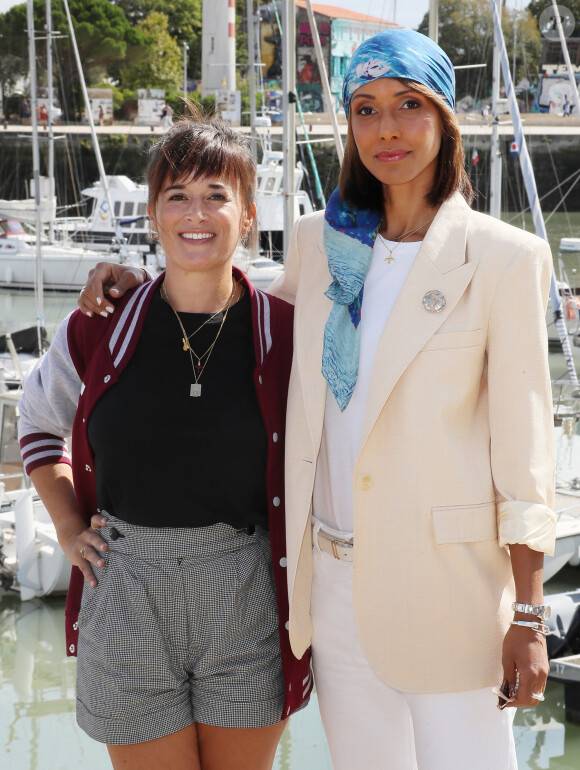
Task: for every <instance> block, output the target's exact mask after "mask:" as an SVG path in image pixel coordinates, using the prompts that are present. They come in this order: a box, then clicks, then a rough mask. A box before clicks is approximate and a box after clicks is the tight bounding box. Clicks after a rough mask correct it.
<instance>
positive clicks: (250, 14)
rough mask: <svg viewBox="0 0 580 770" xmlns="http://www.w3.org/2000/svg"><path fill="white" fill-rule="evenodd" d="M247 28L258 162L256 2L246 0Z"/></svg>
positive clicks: (252, 127) (253, 141) (252, 137)
mask: <svg viewBox="0 0 580 770" xmlns="http://www.w3.org/2000/svg"><path fill="white" fill-rule="evenodd" d="M246 26H247V29H248V53H249V56H248V61H249V65H248V78H249V84H250V142H251V145H252V155H253V156H254V160H256V161H257V160H258V142H257V139H256V43H255V39H254V35H255V31H256V30H255V29H254V0H246Z"/></svg>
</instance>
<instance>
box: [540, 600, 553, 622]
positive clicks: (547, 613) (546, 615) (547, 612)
mask: <svg viewBox="0 0 580 770" xmlns="http://www.w3.org/2000/svg"><path fill="white" fill-rule="evenodd" d="M551 614H552V608H551V607H550V605H549V604H548V605H547V606H546V607H544V611H543V612H542V617H543V619H544V620H548V618H549V617H550V615H551Z"/></svg>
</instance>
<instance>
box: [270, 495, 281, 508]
mask: <svg viewBox="0 0 580 770" xmlns="http://www.w3.org/2000/svg"><path fill="white" fill-rule="evenodd" d="M272 502H273V503H274V505H275V506H276V508H277V507H278V506H279V505H280V498H279V497H275V498H274V499H273V500H272Z"/></svg>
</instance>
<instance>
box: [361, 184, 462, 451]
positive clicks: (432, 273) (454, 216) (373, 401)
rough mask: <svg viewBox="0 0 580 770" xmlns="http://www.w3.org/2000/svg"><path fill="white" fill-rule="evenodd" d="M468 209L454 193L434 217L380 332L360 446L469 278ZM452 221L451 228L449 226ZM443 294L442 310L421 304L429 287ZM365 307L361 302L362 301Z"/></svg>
mask: <svg viewBox="0 0 580 770" xmlns="http://www.w3.org/2000/svg"><path fill="white" fill-rule="evenodd" d="M469 214H470V209H469V207H468V206H467V204H466V203H465V201H464V200H463V198H462V197H461V196H460V194H459V193H456V194H455V195H454V196H453V197H452V198H451V199H450V200H449V201H446V202H445V203H444V204H443V205H442V206H441V208H440V209H439V212H438V213H437V216H436V218H435V220H434V222H433V225H432V226H431V228H430V230H429V233H428V234H427V237H426V238H425V241H424V243H423V245H422V246H421V249H420V250H419V252H418V254H417V256H416V258H415V262H414V264H413V267H412V268H411V271H410V273H409V276H408V278H407V280H406V281H405V284H404V285H403V288H402V289H401V293H400V294H399V296H398V298H397V301H396V303H395V306H394V307H393V310H392V312H391V315H390V316H389V319H388V321H387V323H386V324H385V328H384V330H383V333H382V335H381V339H380V341H379V345H378V348H377V352H376V355H375V360H374V364H373V370H372V375H371V382H370V386H369V392H368V397H367V407H366V411H365V418H364V423H363V430H362V436H361V448H362V446H363V445H364V443H365V441H366V439H367V438H368V435H369V433H370V432H371V430H372V428H373V426H374V424H375V422H376V421H377V419H378V417H379V414H380V412H381V410H382V409H383V406H384V405H385V402H386V401H387V399H388V398H389V395H390V394H391V391H392V390H393V388H394V387H395V385H396V383H397V381H398V380H399V378H400V377H401V375H402V374H403V372H404V371H405V369H406V368H407V367H408V366H409V364H410V363H411V362H412V361H413V359H414V358H415V356H417V354H418V353H419V352H420V351H421V349H422V348H423V346H424V345H425V343H426V342H427V340H428V339H429V338H430V337H431V336H432V335H433V334H435V333H436V332H437V330H438V329H439V327H440V326H441V325H442V324H443V323H444V322H445V320H446V319H447V318H448V317H449V314H450V313H451V312H452V311H453V308H454V307H455V305H456V304H457V302H458V301H459V299H460V298H461V296H462V294H463V293H464V291H465V289H466V288H467V286H468V285H469V282H470V281H471V277H472V276H473V273H474V272H475V269H476V267H477V262H476V261H471V262H467V261H466V237H467V224H468V220H469ZM449 222H452V223H453V228H450V227H449ZM434 290H436V291H439V292H441V294H443V296H444V297H445V307H444V308H443V309H442V310H441V311H440V312H429V311H428V310H426V309H425V307H424V306H423V297H425V295H426V294H427V293H428V292H431V291H434ZM363 313H364V303H363Z"/></svg>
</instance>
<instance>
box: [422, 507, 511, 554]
mask: <svg viewBox="0 0 580 770" xmlns="http://www.w3.org/2000/svg"><path fill="white" fill-rule="evenodd" d="M431 513H432V516H433V529H434V532H435V541H436V542H437V543H438V544H439V545H442V544H445V543H478V542H480V541H483V540H497V514H496V504H495V503H480V504H479V505H453V506H449V507H440V508H432V510H431Z"/></svg>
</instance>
